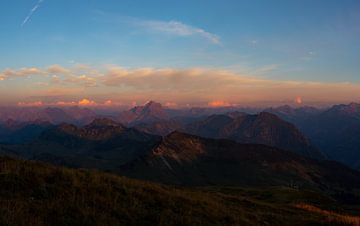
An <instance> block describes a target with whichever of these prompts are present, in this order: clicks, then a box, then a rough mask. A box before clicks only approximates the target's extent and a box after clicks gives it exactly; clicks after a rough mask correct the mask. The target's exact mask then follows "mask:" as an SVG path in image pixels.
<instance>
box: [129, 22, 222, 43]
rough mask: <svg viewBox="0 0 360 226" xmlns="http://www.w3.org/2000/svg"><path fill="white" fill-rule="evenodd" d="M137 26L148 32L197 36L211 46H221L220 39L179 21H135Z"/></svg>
mask: <svg viewBox="0 0 360 226" xmlns="http://www.w3.org/2000/svg"><path fill="white" fill-rule="evenodd" d="M135 24H136V25H137V26H140V27H143V28H145V29H147V30H150V31H155V32H160V33H166V34H171V35H176V36H181V37H189V36H199V37H202V38H204V39H206V40H208V41H209V42H211V43H213V44H221V41H220V37H219V36H217V35H215V34H212V33H210V32H207V31H205V30H204V29H201V28H197V27H193V26H191V25H187V24H184V23H182V22H179V21H175V20H171V21H160V20H136V21H135Z"/></svg>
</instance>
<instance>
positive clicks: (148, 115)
mask: <svg viewBox="0 0 360 226" xmlns="http://www.w3.org/2000/svg"><path fill="white" fill-rule="evenodd" d="M168 118H169V116H168V114H167V113H166V111H165V110H164V108H163V106H162V105H161V104H160V103H157V102H154V101H149V102H147V103H146V104H145V105H143V106H136V107H134V108H132V109H130V110H128V111H124V112H122V113H121V114H120V115H119V116H118V121H119V122H121V123H124V124H137V123H144V122H145V123H147V122H155V121H160V120H163V119H168Z"/></svg>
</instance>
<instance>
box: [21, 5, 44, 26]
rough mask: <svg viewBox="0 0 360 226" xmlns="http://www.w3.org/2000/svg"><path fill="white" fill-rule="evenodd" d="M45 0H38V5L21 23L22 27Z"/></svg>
mask: <svg viewBox="0 0 360 226" xmlns="http://www.w3.org/2000/svg"><path fill="white" fill-rule="evenodd" d="M43 1H44V0H38V2H37V3H36V5H35V6H34V7H33V8H32V9H31V10H30V12H29V14H28V15H27V17H25V19H24V20H23V22H22V23H21V27H23V26H24V25H25V24H26V23H27V22H28V21H29V20H30V19H31V17H32V15H33V14H34V13H35V12H36V10H37V9H38V8H39V7H40V5H41V3H42V2H43Z"/></svg>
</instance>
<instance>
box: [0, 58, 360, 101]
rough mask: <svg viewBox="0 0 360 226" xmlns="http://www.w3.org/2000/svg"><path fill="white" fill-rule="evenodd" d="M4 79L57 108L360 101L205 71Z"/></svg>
mask: <svg viewBox="0 0 360 226" xmlns="http://www.w3.org/2000/svg"><path fill="white" fill-rule="evenodd" d="M0 80H2V81H0V86H1V85H3V86H4V87H8V89H7V91H6V92H7V93H6V94H8V95H10V96H11V95H12V93H11V92H14V93H13V96H17V98H18V102H22V103H23V104H25V102H23V101H24V98H25V96H27V95H29V93H25V91H24V93H23V94H21V92H17V91H16V90H17V89H16V84H15V85H14V84H10V85H5V84H7V83H10V82H11V81H13V80H19V81H21V82H22V87H24V84H26V86H27V87H28V90H29V91H28V92H31V94H32V97H33V99H32V100H31V101H32V102H34V103H37V104H39V103H40V102H41V103H43V102H45V99H44V98H43V97H47V96H53V97H54V98H53V99H55V101H54V102H53V103H63V104H65V103H76V104H80V105H82V104H85V105H96V104H97V103H101V105H104V104H105V102H106V103H107V105H112V104H115V103H116V104H119V103H126V104H129V103H131V102H134V101H136V102H140V103H141V102H144V101H146V100H149V99H154V100H157V101H161V102H163V103H171V105H172V106H185V105H188V104H190V105H196V104H206V105H208V106H212V107H218V106H232V105H241V104H246V105H251V104H254V103H267V102H271V103H284V102H294V103H296V104H309V103H315V102H332V103H336V102H348V101H359V100H360V93H359V92H358V91H359V90H360V84H357V83H346V82H343V83H322V82H311V81H284V80H270V79H264V78H261V77H256V76H248V75H242V74H236V73H232V72H229V71H225V70H213V69H204V68H190V69H175V68H160V69H155V68H137V69H126V68H122V67H114V66H113V67H104V68H102V69H97V68H96V69H95V68H92V67H90V66H86V65H77V66H75V67H72V68H65V67H62V66H60V65H51V66H49V67H46V68H34V67H31V68H21V69H6V70H4V71H3V72H0ZM10 86H14V87H13V88H11V87H10ZM9 87H10V88H9ZM12 90H14V91H12ZM3 92H5V91H3ZM15 92H17V93H15ZM64 95H67V98H66V100H65V99H62V96H64ZM55 97H56V98H55ZM81 100H83V101H82V102H81ZM169 105H170V104H169Z"/></svg>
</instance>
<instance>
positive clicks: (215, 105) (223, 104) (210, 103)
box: [208, 100, 234, 107]
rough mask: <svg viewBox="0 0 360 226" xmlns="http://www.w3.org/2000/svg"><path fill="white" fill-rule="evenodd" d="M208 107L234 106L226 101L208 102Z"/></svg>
mask: <svg viewBox="0 0 360 226" xmlns="http://www.w3.org/2000/svg"><path fill="white" fill-rule="evenodd" d="M208 106H209V107H230V106H234V104H230V103H229V102H227V101H222V100H215V101H211V102H209V103H208Z"/></svg>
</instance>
